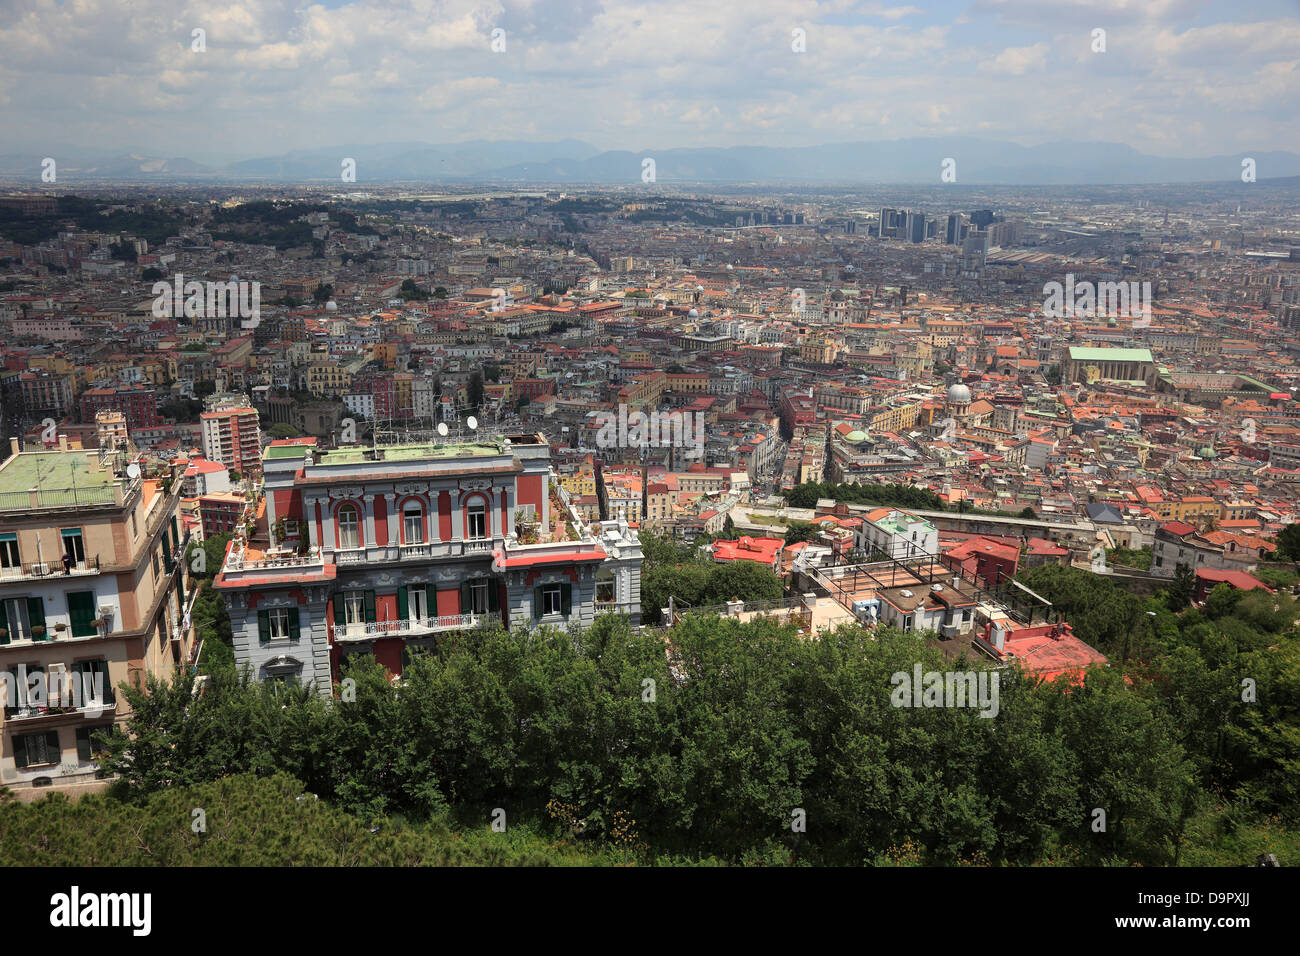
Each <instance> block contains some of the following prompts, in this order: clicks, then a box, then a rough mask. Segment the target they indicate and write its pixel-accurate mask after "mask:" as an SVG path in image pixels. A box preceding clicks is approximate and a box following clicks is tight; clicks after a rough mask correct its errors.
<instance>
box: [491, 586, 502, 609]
mask: <svg viewBox="0 0 1300 956" xmlns="http://www.w3.org/2000/svg"><path fill="white" fill-rule="evenodd" d="M499 610H501V588H500V586H499V585H498V584H497V583H496V582H495V581H488V612H489V613H491V614H495V613H496V612H497V611H499Z"/></svg>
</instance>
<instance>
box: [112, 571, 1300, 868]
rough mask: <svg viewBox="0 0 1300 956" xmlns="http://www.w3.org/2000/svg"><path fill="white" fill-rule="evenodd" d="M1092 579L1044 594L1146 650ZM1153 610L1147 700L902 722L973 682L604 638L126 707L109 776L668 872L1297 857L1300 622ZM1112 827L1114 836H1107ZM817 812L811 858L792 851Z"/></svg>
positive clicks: (878, 654) (880, 663)
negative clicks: (916, 693)
mask: <svg viewBox="0 0 1300 956" xmlns="http://www.w3.org/2000/svg"><path fill="white" fill-rule="evenodd" d="M1073 570H1074V569H1059V568H1058V569H1049V570H1048V572H1047V573H1041V571H1042V569H1039V571H1036V572H1035V578H1034V581H1033V586H1035V588H1036V590H1039V593H1043V592H1044V591H1051V592H1053V593H1054V594H1055V593H1057V592H1058V591H1059V592H1060V593H1059V595H1058V596H1059V597H1061V598H1062V603H1063V604H1064V603H1065V600H1066V599H1067V598H1068V599H1069V601H1070V602H1072V604H1071V607H1072V610H1071V613H1072V615H1074V616H1077V618H1078V620H1079V626H1078V632H1079V633H1080V635H1081V636H1082V637H1084V638H1085V639H1089V640H1093V641H1095V642H1097V643H1099V644H1101V645H1103V648H1112V649H1113V648H1114V647H1117V646H1122V644H1123V642H1124V640H1125V632H1124V628H1125V626H1126V622H1127V621H1129V620H1130V619H1129V617H1127V615H1128V614H1130V613H1131V612H1132V611H1134V610H1135V608H1134V607H1132V606H1130V605H1129V604H1128V603H1127V600H1128V599H1127V598H1126V596H1124V595H1122V593H1121V592H1117V591H1116V590H1115V589H1114V587H1113V586H1112V585H1110V584H1109V582H1105V581H1101V580H1100V579H1097V578H1096V577H1095V576H1092V575H1087V573H1086V572H1078V573H1080V574H1084V575H1085V577H1087V578H1089V579H1093V580H1097V581H1099V582H1100V584H1099V586H1098V587H1097V588H1096V589H1083V588H1082V587H1081V585H1082V583H1083V582H1082V579H1077V578H1074V577H1073V576H1071V575H1069V574H1068V573H1058V574H1056V576H1055V577H1053V576H1052V574H1053V573H1055V572H1070V571H1073ZM1132 600H1136V599H1132ZM1288 600H1289V599H1288ZM1148 603H1149V605H1150V606H1151V607H1155V608H1158V610H1157V611H1156V617H1155V618H1154V619H1152V618H1149V617H1148V616H1147V615H1146V614H1145V613H1144V608H1145V607H1147V605H1143V604H1141V603H1140V602H1139V603H1138V605H1137V606H1136V611H1137V612H1138V614H1139V615H1140V618H1141V620H1140V621H1138V624H1137V629H1138V631H1139V632H1140V631H1143V630H1145V631H1146V632H1147V635H1148V636H1145V637H1142V638H1141V640H1138V639H1136V638H1135V637H1134V636H1133V635H1129V637H1128V640H1129V643H1130V645H1131V648H1130V649H1131V654H1132V656H1131V658H1130V664H1131V666H1130V668H1129V673H1128V674H1127V675H1125V674H1124V673H1122V672H1121V669H1120V667H1119V666H1117V662H1116V666H1112V667H1107V668H1097V669H1094V670H1093V671H1091V672H1090V673H1089V674H1088V676H1087V679H1086V681H1085V682H1084V683H1083V684H1082V685H1081V686H1077V687H1072V686H1071V685H1069V684H1068V683H1067V682H1065V681H1061V682H1057V683H1054V684H1045V683H1036V682H1034V681H1032V680H1030V679H1026V678H1023V677H1019V678H1018V677H1016V676H1015V673H1014V672H1010V673H1006V672H1004V673H1003V674H1002V676H1001V690H1000V702H999V713H998V715H997V717H996V719H986V718H983V717H980V716H979V712H978V711H977V710H975V709H972V708H943V707H933V708H925V707H922V708H910V707H901V708H900V707H895V706H892V705H891V701H890V692H891V690H892V686H893V685H892V683H891V676H892V675H894V674H895V673H897V672H900V671H901V672H907V673H911V672H912V668H913V665H914V664H915V663H916V662H918V661H920V662H922V664H923V667H924V668H925V669H927V670H928V669H934V670H947V669H951V668H952V666H953V665H944V664H943V663H942V662H941V661H940V659H939V658H938V657H937V655H936V654H935V652H934V651H932V650H931V649H929V648H927V646H926V645H925V642H924V640H923V638H922V637H921V636H919V635H915V634H903V633H899V632H895V631H892V630H890V629H888V628H882V629H880V630H878V631H876V632H874V633H872V632H867V631H864V630H861V629H858V628H856V627H847V628H843V629H841V630H840V631H838V632H836V633H834V634H832V635H829V636H826V637H824V638H822V639H820V640H816V641H809V640H806V639H802V638H799V637H798V636H797V634H796V633H795V632H794V630H793V629H792V628H787V627H779V626H777V625H775V624H772V623H771V622H766V621H761V620H760V621H756V622H750V623H743V624H742V623H740V622H737V621H734V620H729V619H723V618H717V617H704V616H692V617H688V618H687V619H686V621H685V622H684V623H683V624H681V625H679V626H678V627H677V628H675V629H674V630H673V631H672V632H671V635H670V637H671V646H669V645H668V644H666V643H665V640H666V638H667V637H668V635H664V634H662V633H659V632H654V631H650V632H645V633H640V634H638V633H637V632H635V631H634V630H633V629H632V628H630V627H629V626H628V625H627V624H626V621H625V619H622V618H618V617H614V616H606V617H602V618H600V619H599V620H598V621H597V623H596V624H595V626H593V627H592V628H590V629H588V630H586V631H585V632H582V633H579V634H573V633H566V632H562V631H559V630H554V629H547V628H543V629H540V630H537V631H534V632H531V633H523V632H519V633H513V634H512V633H509V632H506V631H504V630H500V629H497V630H492V631H488V632H483V633H477V634H474V635H465V636H462V637H458V638H456V639H452V640H448V641H447V642H445V643H444V644H443V645H441V647H440V648H439V651H438V652H437V653H436V654H433V655H423V656H417V657H416V659H415V660H414V661H413V662H412V664H411V666H410V667H409V668H407V669H406V671H405V672H404V674H403V680H402V681H401V682H400V683H398V684H393V683H391V682H390V681H389V679H388V677H387V675H386V674H385V673H384V672H383V670H382V669H381V668H380V667H379V666H378V665H377V664H376V663H375V662H374V661H373V660H372V659H370V658H368V657H361V658H357V659H355V660H354V662H353V663H352V664H351V666H349V667H348V669H347V671H346V675H345V676H346V678H348V679H350V680H351V681H355V686H354V688H352V689H353V690H354V694H353V693H351V692H349V693H344V694H341V695H340V696H339V697H338V698H337V699H336V701H334V702H330V701H326V700H322V699H321V698H319V697H317V696H315V695H314V694H311V693H310V692H308V691H305V690H302V689H298V688H295V687H281V688H276V687H274V686H271V685H261V684H254V683H250V682H248V681H247V680H241V679H239V678H237V677H236V676H235V675H234V674H233V673H231V672H230V671H229V670H228V669H226V670H223V671H217V672H215V673H214V674H213V677H212V681H211V683H210V684H209V685H208V686H207V688H206V689H205V690H204V691H203V692H202V694H201V696H198V697H195V696H194V688H193V685H192V683H191V682H190V681H189V680H186V679H177V680H176V681H174V682H173V683H171V684H162V683H159V682H157V681H154V682H151V683H150V684H149V686H148V688H147V693H145V692H142V691H137V690H133V689H131V688H123V693H124V694H125V695H126V697H127V700H128V702H129V704H130V705H131V709H132V712H133V716H132V717H131V718H130V721H129V724H128V726H127V728H126V729H127V731H128V733H127V734H119V735H117V736H116V737H115V738H114V739H113V740H112V741H111V742H110V744H109V747H108V751H109V755H108V757H107V758H106V760H105V763H104V765H105V767H106V768H107V769H110V770H112V771H115V772H117V773H119V774H121V776H122V780H123V783H122V784H121V786H122V788H123V790H124V793H125V794H126V795H127V796H128V797H129V798H130V799H132V800H136V801H147V800H148V799H150V797H151V796H152V795H154V794H157V793H158V792H160V791H165V790H170V789H171V788H175V787H184V786H194V785H198V784H201V783H204V782H206V781H211V780H214V779H219V778H220V777H222V776H224V775H226V774H232V773H252V774H255V775H257V776H260V777H270V776H272V775H274V774H275V773H277V772H287V773H289V774H291V775H293V776H294V777H295V778H296V779H298V780H300V781H302V782H303V783H304V784H305V785H306V787H307V788H308V790H310V791H311V792H312V793H316V794H319V795H320V797H321V798H322V799H323V800H325V801H327V802H329V803H331V804H333V805H336V806H338V807H340V808H341V809H343V810H345V811H349V812H351V813H353V814H356V815H358V816H359V817H360V818H361V819H362V820H363V821H370V820H372V819H378V818H383V817H385V816H390V815H393V814H400V815H403V816H405V817H409V818H411V819H417V820H419V819H437V820H456V821H459V823H458V825H460V826H473V827H481V826H482V824H483V821H485V820H486V819H487V818H488V816H489V815H490V814H491V813H492V811H493V810H494V809H495V808H502V809H503V810H504V811H505V812H506V814H507V815H508V816H509V818H510V819H511V820H519V821H533V822H535V823H536V824H537V825H538V826H541V827H543V828H551V830H552V831H554V829H555V828H559V830H560V832H562V833H566V834H571V835H577V834H580V835H581V836H580V837H578V836H575V839H579V840H580V841H581V842H582V843H584V844H585V845H589V846H596V847H608V846H610V845H614V844H617V845H619V846H623V847H624V848H627V847H629V846H630V847H633V848H634V849H635V855H636V857H637V858H638V859H642V860H645V861H653V860H657V859H660V858H662V857H665V856H667V857H669V858H673V859H678V858H681V857H682V856H683V855H686V856H690V857H696V856H701V855H704V856H708V855H716V856H717V857H719V858H720V859H722V860H728V861H735V862H760V861H762V862H775V863H784V862H787V861H791V860H794V861H802V862H817V863H861V862H871V863H898V862H930V863H953V862H963V861H965V862H985V861H987V862H995V863H996V862H1019V863H1031V862H1057V863H1060V862H1084V863H1088V862H1092V863H1130V862H1139V863H1145V864H1167V863H1171V862H1175V861H1177V860H1178V859H1179V857H1180V854H1182V853H1183V851H1184V849H1186V848H1189V847H1191V849H1192V850H1194V853H1195V858H1196V859H1198V860H1200V861H1202V862H1209V861H1215V862H1222V861H1223V860H1224V859H1225V858H1231V856H1232V854H1233V853H1234V852H1236V850H1235V849H1234V848H1237V847H1243V846H1250V847H1254V846H1256V845H1258V844H1260V843H1267V844H1268V846H1269V848H1270V850H1271V852H1279V851H1280V852H1281V853H1283V854H1285V853H1287V852H1289V851H1290V849H1291V848H1292V847H1293V846H1294V840H1292V839H1291V837H1290V836H1288V835H1287V834H1286V833H1284V832H1283V831H1281V830H1279V827H1280V826H1282V825H1288V826H1289V825H1291V824H1293V823H1294V820H1293V819H1292V818H1293V816H1294V814H1295V812H1296V810H1295V808H1296V806H1297V802H1296V796H1297V794H1296V786H1297V784H1296V781H1297V780H1300V776H1297V774H1296V770H1297V768H1298V763H1300V734H1298V733H1297V728H1298V722H1297V714H1298V713H1300V655H1298V654H1297V647H1296V640H1295V636H1294V634H1293V633H1292V631H1291V620H1290V618H1289V617H1288V615H1291V616H1292V617H1293V616H1294V608H1293V607H1291V608H1285V609H1284V608H1281V607H1277V606H1276V605H1277V601H1275V600H1273V599H1272V596H1270V595H1263V594H1260V595H1244V596H1239V597H1237V598H1236V599H1233V600H1232V601H1231V603H1230V604H1229V603H1228V602H1227V601H1226V600H1225V599H1216V602H1215V603H1214V608H1215V611H1214V613H1219V614H1221V616H1219V617H1217V618H1211V617H1210V616H1209V614H1208V613H1207V612H1205V611H1200V610H1194V611H1188V612H1185V613H1184V614H1183V615H1182V616H1181V617H1179V616H1175V615H1174V614H1173V613H1172V612H1171V611H1169V609H1168V608H1167V607H1164V606H1163V605H1161V604H1160V602H1159V601H1156V600H1152V601H1150V602H1148ZM1108 608H1109V609H1110V610H1108ZM1152 622H1154V623H1152ZM1152 635H1153V636H1152ZM670 663H671V667H670ZM983 666H986V665H984V664H982V663H974V664H969V665H967V664H959V665H957V669H961V670H964V669H967V668H968V667H969V668H975V669H978V668H980V667H983ZM1244 676H1248V677H1249V678H1250V679H1251V680H1253V681H1254V682H1255V683H1254V686H1255V697H1254V699H1253V700H1252V701H1250V702H1243V701H1242V699H1241V698H1242V693H1241V689H1240V688H1241V679H1242V678H1243V677H1244ZM651 682H652V683H651ZM1098 808H1101V809H1104V810H1105V811H1106V816H1107V827H1106V829H1105V831H1104V832H1094V830H1093V828H1092V826H1091V823H1092V821H1093V819H1094V816H1093V814H1094V811H1095V810H1096V809H1098ZM1243 808H1245V809H1243ZM799 810H802V811H804V813H806V815H807V821H808V823H807V831H806V832H794V831H793V830H792V828H791V820H792V815H794V814H795V813H796V812H797V811H799ZM632 821H635V822H634V823H633V822H632ZM1243 833H1251V834H1254V836H1252V837H1251V839H1250V840H1248V841H1246V842H1244V843H1243V842H1241V841H1240V839H1239V837H1238V836H1234V834H1237V835H1240V834H1243ZM1189 834H1191V835H1193V836H1194V838H1195V846H1192V845H1191V844H1189V842H1188V841H1189V839H1191V837H1189ZM1288 840H1290V841H1291V842H1287V841H1288ZM1241 852H1245V850H1242V851H1241ZM1236 862H1249V860H1244V859H1238V860H1236ZM1284 862H1286V861H1284Z"/></svg>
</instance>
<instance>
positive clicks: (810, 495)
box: [785, 481, 944, 511]
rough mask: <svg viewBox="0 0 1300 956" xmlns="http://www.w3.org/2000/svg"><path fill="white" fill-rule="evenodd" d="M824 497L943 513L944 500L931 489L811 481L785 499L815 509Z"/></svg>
mask: <svg viewBox="0 0 1300 956" xmlns="http://www.w3.org/2000/svg"><path fill="white" fill-rule="evenodd" d="M821 498H832V499H834V500H835V501H843V502H847V503H849V504H860V505H895V506H897V507H899V508H915V509H918V510H921V511H943V510H944V507H943V499H941V498H940V497H939V496H938V495H936V494H935V493H934V492H933V491H930V490H929V489H928V488H914V487H913V486H911V485H857V484H853V485H837V484H835V483H834V482H818V481H809V482H805V483H803V484H801V485H797V486H795V488H793V489H792V490H791V491H790V492H789V493H788V494H786V496H785V501H786V504H787V505H789V506H790V507H791V508H814V507H816V506H817V502H818V500H819V499H821Z"/></svg>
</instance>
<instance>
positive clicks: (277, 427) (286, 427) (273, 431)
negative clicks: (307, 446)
mask: <svg viewBox="0 0 1300 956" xmlns="http://www.w3.org/2000/svg"><path fill="white" fill-rule="evenodd" d="M266 434H267V435H269V436H270V437H271V438H273V439H285V438H298V437H299V436H301V434H302V433H301V432H300V431H298V429H296V428H294V427H293V426H292V425H290V424H289V423H288V422H276V423H275V424H274V425H272V426H271V427H270V428H268V429H267V430H266Z"/></svg>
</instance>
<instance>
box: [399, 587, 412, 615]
mask: <svg viewBox="0 0 1300 956" xmlns="http://www.w3.org/2000/svg"><path fill="white" fill-rule="evenodd" d="M410 616H411V608H410V603H409V602H408V600H407V597H406V585H402V586H401V587H400V588H398V589H397V619H398V620H399V621H405V620H406V619H407V618H408V617H410Z"/></svg>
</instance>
